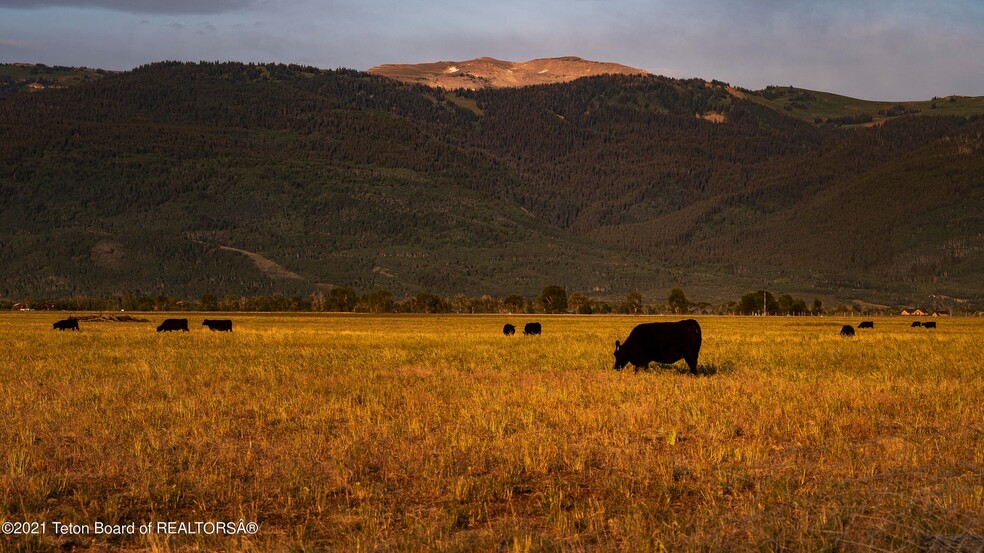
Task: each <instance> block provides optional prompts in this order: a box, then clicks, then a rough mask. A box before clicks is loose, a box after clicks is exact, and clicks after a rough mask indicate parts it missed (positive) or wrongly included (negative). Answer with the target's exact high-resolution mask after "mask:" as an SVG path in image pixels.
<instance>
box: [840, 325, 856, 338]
mask: <svg viewBox="0 0 984 553" xmlns="http://www.w3.org/2000/svg"><path fill="white" fill-rule="evenodd" d="M841 336H843V337H845V338H850V337H852V336H854V327H853V326H851V325H844V326H842V327H841Z"/></svg>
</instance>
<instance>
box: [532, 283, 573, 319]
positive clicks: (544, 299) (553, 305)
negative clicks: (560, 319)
mask: <svg viewBox="0 0 984 553" xmlns="http://www.w3.org/2000/svg"><path fill="white" fill-rule="evenodd" d="M536 303H537V305H539V306H540V307H541V308H542V309H543V312H544V313H563V312H565V311H567V290H564V289H563V288H562V287H560V286H557V285H556V284H551V285H549V286H547V287H546V288H544V289H543V291H541V292H540V295H539V296H537V297H536Z"/></svg>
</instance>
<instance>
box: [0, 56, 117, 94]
mask: <svg viewBox="0 0 984 553" xmlns="http://www.w3.org/2000/svg"><path fill="white" fill-rule="evenodd" d="M111 73H114V72H113V71H105V70H103V69H89V68H88V67H63V66H54V67H52V66H48V65H44V64H33V63H0V94H5V93H6V94H9V93H16V92H37V91H41V90H48V89H57V88H65V87H70V86H76V85H79V84H82V83H87V82H91V81H95V80H96V79H99V78H101V77H102V76H104V75H107V74H111Z"/></svg>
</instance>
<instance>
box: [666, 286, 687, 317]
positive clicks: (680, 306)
mask: <svg viewBox="0 0 984 553" xmlns="http://www.w3.org/2000/svg"><path fill="white" fill-rule="evenodd" d="M666 305H667V306H669V308H670V309H672V310H673V312H674V313H686V312H687V308H688V307H690V301H688V300H687V295H686V294H684V293H683V288H680V287H679V286H677V287H675V288H673V289H672V290H670V295H669V296H667V298H666Z"/></svg>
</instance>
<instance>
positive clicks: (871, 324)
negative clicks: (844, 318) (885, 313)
mask: <svg viewBox="0 0 984 553" xmlns="http://www.w3.org/2000/svg"><path fill="white" fill-rule="evenodd" d="M858 328H875V322H874V321H861V324H859V325H858Z"/></svg>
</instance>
